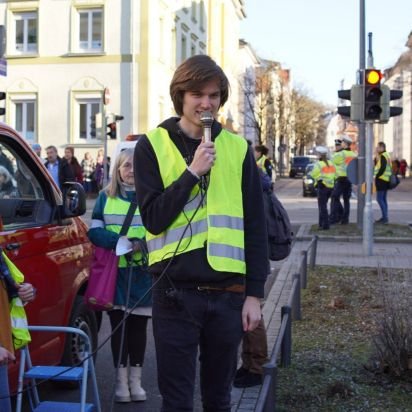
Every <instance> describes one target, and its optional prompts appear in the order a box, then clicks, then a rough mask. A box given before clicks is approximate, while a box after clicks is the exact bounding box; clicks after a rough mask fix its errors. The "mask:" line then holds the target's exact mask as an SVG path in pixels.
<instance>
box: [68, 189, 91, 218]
mask: <svg viewBox="0 0 412 412" xmlns="http://www.w3.org/2000/svg"><path fill="white" fill-rule="evenodd" d="M85 213H86V193H85V191H84V189H83V186H82V185H81V184H80V183H77V182H66V183H63V217H75V216H81V215H84V214H85Z"/></svg>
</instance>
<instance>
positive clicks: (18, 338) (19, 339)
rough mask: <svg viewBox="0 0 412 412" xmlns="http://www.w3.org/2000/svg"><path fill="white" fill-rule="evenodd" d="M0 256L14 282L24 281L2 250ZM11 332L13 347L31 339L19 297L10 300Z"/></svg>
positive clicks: (26, 342)
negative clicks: (0, 255)
mask: <svg viewBox="0 0 412 412" xmlns="http://www.w3.org/2000/svg"><path fill="white" fill-rule="evenodd" d="M1 253H2V256H3V259H4V261H5V262H6V265H7V267H8V268H9V271H10V274H11V276H12V278H13V279H14V281H15V282H16V283H22V282H23V281H24V275H23V273H21V272H20V270H19V269H18V268H17V266H16V265H15V264H14V263H13V262H12V261H11V260H10V259H9V258H8V257H7V255H6V254H5V253H4V252H3V251H2V252H1ZM10 318H11V333H12V335H13V346H14V349H20V348H22V347H23V346H25V345H27V344H28V343H29V342H30V341H31V337H30V333H29V330H28V324H27V316H26V312H25V310H24V307H23V302H22V301H21V299H20V298H19V297H16V298H13V299H12V300H11V302H10Z"/></svg>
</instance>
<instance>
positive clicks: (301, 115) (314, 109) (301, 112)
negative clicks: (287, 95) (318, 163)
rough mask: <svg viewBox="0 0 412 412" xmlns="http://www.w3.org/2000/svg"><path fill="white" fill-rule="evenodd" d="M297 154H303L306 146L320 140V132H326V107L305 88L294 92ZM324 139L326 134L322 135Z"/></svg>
mask: <svg viewBox="0 0 412 412" xmlns="http://www.w3.org/2000/svg"><path fill="white" fill-rule="evenodd" d="M292 106H293V115H294V131H295V142H294V144H295V147H296V154H300V155H303V154H304V153H305V148H310V147H311V146H313V145H314V144H315V143H316V142H319V140H320V139H321V137H320V136H319V134H320V133H322V134H323V133H325V125H324V124H323V122H324V117H323V114H324V112H325V111H326V108H325V106H324V105H323V104H321V103H319V102H317V101H315V100H314V99H312V98H311V97H310V96H308V94H307V93H306V92H305V91H303V90H298V89H294V90H293V92H292ZM322 138H323V139H324V136H323V137H322Z"/></svg>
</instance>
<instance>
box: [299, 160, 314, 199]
mask: <svg viewBox="0 0 412 412" xmlns="http://www.w3.org/2000/svg"><path fill="white" fill-rule="evenodd" d="M314 165H315V163H309V164H308V165H307V166H306V169H305V173H304V175H303V177H302V195H303V197H307V196H316V195H317V192H316V187H315V181H314V180H313V179H312V177H311V176H310V172H311V171H312V170H313V166H314Z"/></svg>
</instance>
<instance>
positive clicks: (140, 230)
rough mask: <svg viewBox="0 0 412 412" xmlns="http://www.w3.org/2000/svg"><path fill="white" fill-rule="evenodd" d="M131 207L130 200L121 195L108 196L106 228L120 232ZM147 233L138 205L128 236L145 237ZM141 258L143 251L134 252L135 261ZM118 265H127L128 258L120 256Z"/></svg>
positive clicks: (105, 217)
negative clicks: (120, 196)
mask: <svg viewBox="0 0 412 412" xmlns="http://www.w3.org/2000/svg"><path fill="white" fill-rule="evenodd" d="M129 207H130V202H128V201H127V200H123V199H121V198H119V197H109V196H108V197H107V201H106V204H105V205H104V210H103V215H104V223H105V229H107V230H110V231H111V232H114V233H120V231H121V229H122V226H123V222H124V220H125V218H126V215H127V211H128V210H129ZM145 235H146V229H145V228H144V226H143V223H142V218H141V217H140V211H139V208H138V207H137V208H136V211H135V212H134V216H133V218H132V221H131V222H130V227H129V230H128V231H127V235H126V236H127V237H128V238H140V239H143V238H144V237H145ZM141 258H142V254H141V252H136V253H134V254H133V261H139V260H141ZM118 267H119V268H125V267H127V260H126V257H125V256H120V258H119V265H118Z"/></svg>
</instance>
